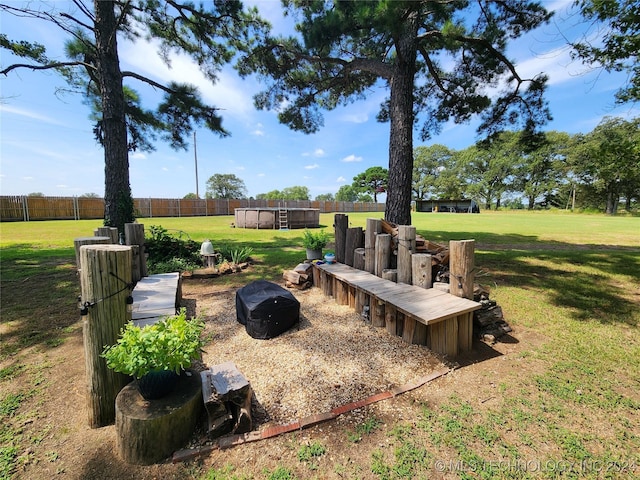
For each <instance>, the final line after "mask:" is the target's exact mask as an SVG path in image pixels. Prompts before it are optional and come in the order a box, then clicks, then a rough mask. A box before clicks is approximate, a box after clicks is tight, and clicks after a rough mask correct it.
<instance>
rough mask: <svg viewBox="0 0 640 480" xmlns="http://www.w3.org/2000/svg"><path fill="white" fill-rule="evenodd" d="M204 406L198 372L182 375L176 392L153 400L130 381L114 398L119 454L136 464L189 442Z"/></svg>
mask: <svg viewBox="0 0 640 480" xmlns="http://www.w3.org/2000/svg"><path fill="white" fill-rule="evenodd" d="M202 407H203V400H202V381H201V379H200V375H198V374H197V373H195V372H193V373H192V375H191V376H190V377H188V376H186V375H182V376H181V377H180V380H179V383H178V385H176V387H175V388H174V390H173V392H171V393H170V394H169V395H167V396H165V397H162V398H159V399H156V400H152V401H147V400H145V399H144V398H142V395H140V393H139V391H138V387H137V385H136V382H131V383H130V384H129V385H127V386H126V387H125V388H123V389H122V391H121V392H120V393H119V394H118V397H117V399H116V401H115V408H116V434H117V436H116V450H117V452H118V455H119V456H120V458H121V459H122V460H124V461H125V462H127V463H133V464H136V465H151V464H153V463H159V462H161V461H163V460H164V459H166V458H167V457H169V456H171V454H172V453H173V452H175V451H176V450H178V449H180V448H181V447H184V446H185V445H186V444H187V442H188V441H189V438H190V437H191V435H192V434H193V432H194V430H195V428H196V426H197V423H198V421H199V419H200V414H201V412H202Z"/></svg>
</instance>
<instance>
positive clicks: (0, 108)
mask: <svg viewBox="0 0 640 480" xmlns="http://www.w3.org/2000/svg"><path fill="white" fill-rule="evenodd" d="M0 112H2V113H12V114H14V115H19V116H21V117H26V118H30V119H32V120H38V121H40V122H44V123H49V124H51V125H62V126H64V125H66V124H65V123H63V122H60V121H58V120H56V119H54V118H51V117H48V116H46V115H41V114H39V113H36V112H32V111H30V110H25V109H23V108H17V107H12V106H11V105H3V104H0Z"/></svg>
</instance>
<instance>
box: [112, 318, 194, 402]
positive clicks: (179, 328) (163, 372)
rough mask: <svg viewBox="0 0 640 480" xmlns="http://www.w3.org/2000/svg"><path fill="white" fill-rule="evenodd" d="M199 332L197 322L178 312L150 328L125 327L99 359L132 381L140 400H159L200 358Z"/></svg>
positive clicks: (128, 325) (130, 325)
mask: <svg viewBox="0 0 640 480" xmlns="http://www.w3.org/2000/svg"><path fill="white" fill-rule="evenodd" d="M203 330H204V323H203V322H202V321H201V320H199V319H197V318H195V319H191V320H187V311H186V309H184V308H182V309H181V310H180V312H179V313H178V314H177V315H173V316H170V317H166V318H164V319H162V320H160V321H159V322H157V323H154V324H153V325H146V326H144V327H137V326H135V325H134V324H133V323H128V324H127V325H126V326H125V328H123V329H122V331H121V333H120V338H118V341H117V343H116V344H115V345H110V346H107V347H105V349H104V351H103V352H102V357H103V358H104V359H105V360H106V362H107V366H108V367H109V368H111V369H112V370H115V371H116V372H120V373H124V374H125V375H131V376H132V377H134V378H135V379H136V380H137V382H138V389H139V390H140V394H141V395H142V396H143V397H144V398H146V399H147V400H151V399H154V398H160V397H163V396H164V395H166V394H168V393H170V392H171V390H173V387H174V386H175V384H176V382H177V380H178V378H179V375H180V374H181V373H182V371H183V370H185V369H187V368H189V367H190V366H191V364H192V362H193V360H197V359H198V358H200V353H201V351H202V346H203V342H202V339H201V334H202V331H203Z"/></svg>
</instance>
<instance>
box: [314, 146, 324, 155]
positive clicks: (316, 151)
mask: <svg viewBox="0 0 640 480" xmlns="http://www.w3.org/2000/svg"><path fill="white" fill-rule="evenodd" d="M324 155H325V153H324V150H323V149H321V148H316V149H315V150H314V151H313V156H314V157H324Z"/></svg>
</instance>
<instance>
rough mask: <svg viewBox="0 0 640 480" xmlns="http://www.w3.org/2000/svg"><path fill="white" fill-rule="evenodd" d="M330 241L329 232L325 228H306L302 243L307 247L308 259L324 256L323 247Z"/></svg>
mask: <svg viewBox="0 0 640 480" xmlns="http://www.w3.org/2000/svg"><path fill="white" fill-rule="evenodd" d="M328 241H329V234H328V233H327V232H325V231H324V230H320V231H319V232H312V231H311V230H305V231H304V233H303V236H302V245H303V246H304V248H306V249H307V259H308V260H315V259H319V258H322V249H323V248H324V247H325V246H326V245H327V242H328Z"/></svg>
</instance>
